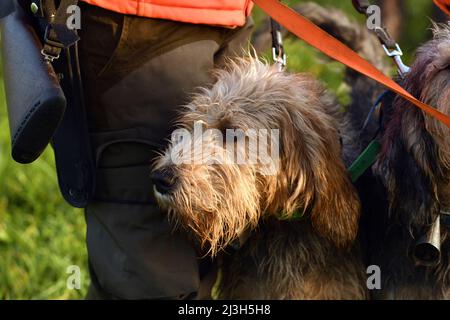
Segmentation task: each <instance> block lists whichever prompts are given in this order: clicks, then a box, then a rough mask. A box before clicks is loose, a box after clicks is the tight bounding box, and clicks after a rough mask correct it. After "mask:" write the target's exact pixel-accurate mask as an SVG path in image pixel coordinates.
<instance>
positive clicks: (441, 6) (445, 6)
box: [434, 0, 450, 16]
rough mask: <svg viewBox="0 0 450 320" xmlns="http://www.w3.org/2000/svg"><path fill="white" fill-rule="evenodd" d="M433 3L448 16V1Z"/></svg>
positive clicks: (449, 6) (449, 11)
mask: <svg viewBox="0 0 450 320" xmlns="http://www.w3.org/2000/svg"><path fill="white" fill-rule="evenodd" d="M434 3H435V4H436V5H437V6H438V7H439V9H441V10H442V11H444V12H445V13H446V14H447V15H448V16H450V0H434Z"/></svg>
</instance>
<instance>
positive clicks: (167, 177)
mask: <svg viewBox="0 0 450 320" xmlns="http://www.w3.org/2000/svg"><path fill="white" fill-rule="evenodd" d="M150 178H151V180H152V182H153V185H154V187H155V190H156V191H157V192H158V193H160V194H161V195H169V194H171V193H173V192H174V191H175V189H176V185H177V183H176V179H175V176H174V175H173V173H172V172H171V171H170V170H157V171H154V172H153V173H152V174H151V176H150Z"/></svg>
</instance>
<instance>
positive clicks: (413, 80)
mask: <svg viewBox="0 0 450 320" xmlns="http://www.w3.org/2000/svg"><path fill="white" fill-rule="evenodd" d="M433 31H434V39H432V40H431V41H429V42H427V43H426V44H424V45H423V46H422V47H421V48H419V49H418V51H417V55H416V59H415V62H414V64H413V65H412V68H411V71H410V73H409V74H408V75H407V77H406V78H405V79H404V81H403V86H404V87H405V88H406V89H407V90H408V91H409V92H411V93H412V94H413V95H415V96H416V97H418V98H420V99H422V100H423V101H424V102H426V103H428V104H430V105H432V106H434V107H436V108H437V109H439V110H440V111H441V112H443V113H444V114H450V27H449V25H441V26H437V25H435V28H434V30H433ZM383 122H384V124H385V125H384V126H383V130H382V133H381V142H382V153H381V155H380V156H379V159H378V161H377V163H376V165H375V166H374V169H375V170H374V172H375V175H376V176H377V177H379V178H381V179H380V180H381V181H382V182H383V185H384V186H385V188H386V191H387V198H388V204H387V206H386V207H385V208H383V207H379V206H376V204H377V203H378V204H379V203H380V200H379V199H375V200H374V201H373V202H372V205H374V206H375V208H376V209H374V210H373V211H372V213H373V214H374V216H373V217H372V218H373V219H374V220H378V227H377V228H376V229H375V230H374V231H375V232H373V234H377V238H375V239H372V240H373V241H374V242H377V243H378V245H376V246H374V247H373V248H372V249H375V250H374V252H373V253H372V257H373V259H372V261H371V262H372V263H374V264H377V265H379V266H380V267H381V271H382V279H383V281H382V289H381V291H380V292H379V293H380V294H379V295H377V296H378V297H380V298H387V299H450V265H449V262H450V261H449V259H450V238H449V235H450V233H449V211H450V141H449V137H450V130H449V129H448V128H447V127H446V126H445V125H443V124H442V123H440V122H438V121H437V120H435V119H433V118H431V117H430V116H428V115H425V114H424V113H423V112H422V111H421V110H420V109H418V108H416V107H415V106H413V105H412V104H411V103H409V102H408V101H406V100H404V99H401V98H396V99H395V100H394V102H393V104H392V105H391V106H387V107H386V108H385V110H384V111H383ZM380 221H382V222H381V223H380ZM430 232H433V235H432V236H433V237H434V239H433V237H431V238H430ZM439 233H440V234H439ZM427 234H428V235H429V238H430V239H429V240H430V241H431V243H429V245H431V244H433V245H434V246H435V247H436V248H434V250H437V249H438V247H439V245H440V250H441V253H440V261H435V263H436V265H430V263H429V261H428V262H427V265H426V266H425V265H423V264H424V261H422V262H421V261H419V260H417V259H414V257H413V255H414V250H415V248H416V244H417V243H418V241H419V242H420V241H421V240H420V239H421V238H422V237H423V236H424V235H427ZM430 249H433V248H430ZM427 258H430V257H427ZM438 258H439V257H434V259H438Z"/></svg>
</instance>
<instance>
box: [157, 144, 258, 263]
mask: <svg viewBox="0 0 450 320" xmlns="http://www.w3.org/2000/svg"><path fill="white" fill-rule="evenodd" d="M210 146H211V144H210ZM171 149H172V148H169V149H168V150H167V151H166V153H165V155H163V156H162V157H161V159H160V162H159V163H158V164H157V166H158V167H164V166H168V165H171V164H170V163H169V161H170V160H169V155H170V154H171ZM203 154H207V153H203ZM223 154H225V153H220V152H217V153H216V158H215V159H214V160H215V162H214V163H211V164H209V163H208V162H205V163H204V162H203V161H202V160H201V161H200V164H180V165H176V166H174V165H171V167H172V171H173V174H174V176H175V179H176V181H177V187H176V189H175V190H174V191H173V193H170V194H161V193H160V192H159V191H158V190H157V189H156V188H155V197H156V199H157V202H158V204H159V205H160V206H161V207H162V208H165V209H167V211H168V213H169V219H170V221H171V224H172V225H173V226H176V227H179V226H183V227H184V228H186V229H188V230H190V231H191V232H192V233H193V234H194V235H195V237H196V238H197V240H198V241H199V243H200V244H201V246H202V248H203V249H206V250H208V254H210V255H216V254H217V253H218V252H219V251H220V250H222V249H224V248H225V247H226V246H227V245H229V244H230V242H232V241H233V240H235V239H237V238H238V237H239V236H240V235H241V234H242V233H243V232H244V231H246V230H247V229H252V228H254V227H256V225H257V224H258V221H259V219H260V216H261V211H262V210H261V209H260V207H261V199H260V192H261V183H263V181H262V178H261V176H260V175H259V174H258V173H257V169H256V168H255V166H251V165H245V164H244V165H238V164H233V163H228V162H226V161H225V159H218V158H217V157H220V155H223ZM203 160H206V159H203ZM209 160H211V159H209Z"/></svg>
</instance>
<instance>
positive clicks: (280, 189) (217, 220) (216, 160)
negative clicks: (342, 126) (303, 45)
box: [153, 58, 367, 299]
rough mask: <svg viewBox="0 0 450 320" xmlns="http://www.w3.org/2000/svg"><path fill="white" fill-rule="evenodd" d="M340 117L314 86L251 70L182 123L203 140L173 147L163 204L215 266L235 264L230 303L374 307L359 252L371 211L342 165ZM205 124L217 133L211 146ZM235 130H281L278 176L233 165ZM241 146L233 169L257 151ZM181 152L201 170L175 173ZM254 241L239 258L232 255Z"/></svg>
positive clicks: (158, 189)
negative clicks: (363, 212)
mask: <svg viewBox="0 0 450 320" xmlns="http://www.w3.org/2000/svg"><path fill="white" fill-rule="evenodd" d="M336 109H337V106H336V105H335V104H334V102H333V99H330V97H329V96H328V95H327V94H326V93H325V91H324V89H323V88H322V87H321V85H320V84H319V83H318V82H317V81H315V80H314V79H312V78H311V77H309V76H307V75H304V74H288V73H286V72H280V71H278V69H277V68H276V67H275V66H269V65H267V64H264V63H262V62H260V61H259V60H257V59H254V58H248V59H243V60H241V61H238V62H234V63H231V64H230V65H229V67H228V69H227V70H225V71H218V72H217V82H216V84H215V85H214V86H212V87H211V88H205V89H203V90H202V93H201V94H198V95H197V96H195V97H194V99H193V101H192V102H191V103H190V104H189V105H188V106H187V108H186V110H185V111H184V112H183V114H182V115H181V118H180V121H179V124H180V128H183V129H185V131H184V132H188V133H191V135H190V137H192V138H189V139H175V141H172V143H171V145H170V146H169V147H168V149H167V150H166V151H165V152H164V154H162V155H161V157H160V159H159V160H158V161H157V163H156V164H155V166H154V172H153V178H154V182H155V195H156V198H157V199H158V201H159V203H160V204H161V205H162V206H164V207H167V208H168V209H169V212H170V216H171V218H172V220H173V221H175V223H176V224H178V225H181V226H182V227H184V228H186V229H188V230H190V231H191V232H192V234H193V235H194V236H195V238H196V239H198V242H199V243H200V245H201V246H202V247H203V248H206V249H207V250H208V252H209V254H211V255H213V256H215V255H217V254H222V255H224V263H223V266H222V270H223V277H222V287H221V295H220V296H221V298H232V299H363V298H365V297H366V290H367V289H366V286H365V277H364V269H363V266H362V263H361V262H360V259H359V258H358V255H357V254H356V253H355V252H356V251H357V250H355V249H354V248H353V247H352V244H353V242H354V240H355V238H356V235H357V230H358V220H359V219H358V218H359V212H360V204H359V199H358V196H357V193H356V191H355V190H354V188H353V186H352V184H351V182H350V181H349V177H348V174H347V172H346V168H345V166H344V163H343V161H342V160H341V145H340V140H339V135H338V128H339V123H338V121H337V120H336V119H338V118H339V117H338V116H337V114H336ZM195 123H197V124H198V123H200V124H201V126H202V128H203V130H204V132H207V133H205V134H204V135H203V137H201V139H202V142H200V141H199V138H198V137H197V138H196V137H195V134H194V132H193V131H194V124H195ZM208 129H213V130H208ZM227 129H234V130H236V129H238V130H239V129H240V130H242V131H244V132H246V131H248V130H249V129H253V130H259V131H261V130H268V131H271V130H273V129H278V130H279V141H274V140H273V138H272V142H276V143H275V144H273V143H272V144H271V147H270V149H271V151H275V150H274V149H276V148H278V149H279V158H278V160H279V161H277V159H274V161H273V163H271V165H272V166H271V168H272V169H273V168H275V171H267V165H266V164H267V162H266V164H265V165H261V163H263V161H264V159H261V158H260V156H259V155H258V159H257V160H258V161H257V162H256V163H252V164H234V163H230V162H228V161H226V160H227V157H228V156H229V155H230V154H229V152H228V151H227V150H228V149H225V147H224V143H223V135H224V134H225V132H226V130H227ZM238 140H239V138H237V139H236V140H234V139H233V144H234V145H235V146H236V150H237V151H234V152H232V157H233V159H234V156H235V154H236V153H239V152H245V151H243V150H239V148H243V146H247V145H248V142H249V140H248V137H245V138H244V140H245V142H246V143H243V144H242V143H241V144H239V143H238ZM259 143H261V141H259ZM198 145H202V147H201V151H199V150H196V148H195V147H194V146H198ZM180 150H188V151H187V154H186V153H184V154H183V156H182V157H185V156H186V155H187V156H188V158H189V159H194V158H196V157H197V158H196V160H197V161H193V162H192V163H182V164H177V165H175V164H174V161H173V155H174V154H178V155H179V154H180ZM211 155H213V156H212V158H211ZM211 160H212V161H211ZM298 215H300V216H301V217H300V218H299V217H297V216H298ZM244 235H247V236H246V237H247V240H246V241H244V242H243V243H242V245H241V247H240V248H239V249H238V250H236V251H234V250H232V249H229V248H228V249H227V246H228V245H229V244H231V243H232V242H233V241H235V240H237V239H239V238H242V237H243V236H244Z"/></svg>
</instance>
